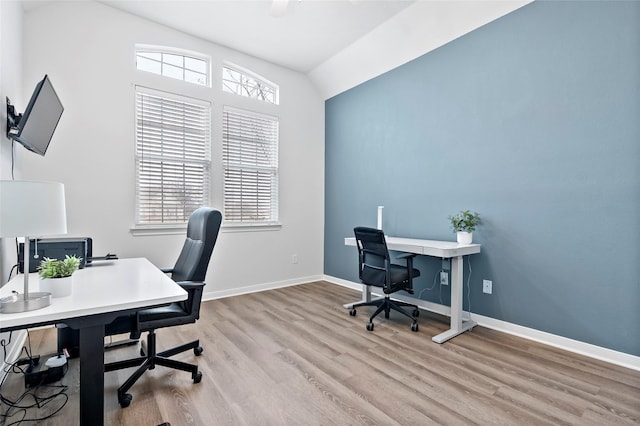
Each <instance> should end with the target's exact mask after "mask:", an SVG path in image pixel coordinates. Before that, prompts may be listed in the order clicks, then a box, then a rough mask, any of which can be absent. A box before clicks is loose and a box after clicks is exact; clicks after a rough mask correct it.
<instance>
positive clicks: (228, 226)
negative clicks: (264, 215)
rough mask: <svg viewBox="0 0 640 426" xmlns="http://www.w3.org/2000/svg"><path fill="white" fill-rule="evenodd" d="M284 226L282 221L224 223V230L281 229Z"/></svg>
mask: <svg viewBox="0 0 640 426" xmlns="http://www.w3.org/2000/svg"><path fill="white" fill-rule="evenodd" d="M281 228H282V224H281V223H280V222H271V223H224V222H223V223H222V232H256V231H279V230H280V229H281Z"/></svg>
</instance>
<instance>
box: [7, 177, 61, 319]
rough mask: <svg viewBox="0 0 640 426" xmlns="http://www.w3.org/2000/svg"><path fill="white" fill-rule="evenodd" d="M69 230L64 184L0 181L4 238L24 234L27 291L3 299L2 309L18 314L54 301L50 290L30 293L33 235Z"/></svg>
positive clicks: (39, 235)
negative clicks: (30, 252) (30, 250)
mask: <svg viewBox="0 0 640 426" xmlns="http://www.w3.org/2000/svg"><path fill="white" fill-rule="evenodd" d="M66 233H67V213H66V208H65V203H64V185H63V184H61V183H54V182H27V181H11V180H2V181H0V237H24V241H25V244H24V247H25V250H24V253H25V256H24V271H25V273H24V294H14V295H12V296H10V297H6V298H3V299H0V312H4V313H17V312H24V311H31V310H35V309H40V308H44V307H46V306H49V305H50V304H51V294H50V293H40V292H39V293H29V257H30V254H29V238H30V237H43V236H47V235H60V234H66Z"/></svg>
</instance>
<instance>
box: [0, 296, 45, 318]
mask: <svg viewBox="0 0 640 426" xmlns="http://www.w3.org/2000/svg"><path fill="white" fill-rule="evenodd" d="M50 304H51V293H40V292H38V293H29V294H28V295H27V297H26V298H25V297H24V294H16V293H14V294H13V295H11V296H8V297H3V298H2V299H0V312H2V313H3V314H17V313H19V312H27V311H35V310H36V309H42V308H46V307H47V306H49V305H50Z"/></svg>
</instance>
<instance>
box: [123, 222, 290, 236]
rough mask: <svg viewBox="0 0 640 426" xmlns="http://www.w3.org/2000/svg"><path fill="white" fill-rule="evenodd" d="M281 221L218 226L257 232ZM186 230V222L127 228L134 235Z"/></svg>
mask: <svg viewBox="0 0 640 426" xmlns="http://www.w3.org/2000/svg"><path fill="white" fill-rule="evenodd" d="M281 228H282V223H280V222H272V223H224V222H223V223H222V226H221V227H220V229H221V231H222V232H258V231H279V230H280V229H281ZM186 230H187V224H186V223H176V224H171V225H146V226H144V225H138V226H133V227H132V228H131V229H129V232H130V233H131V235H133V236H134V237H139V236H149V235H177V234H182V235H184V233H185V232H186Z"/></svg>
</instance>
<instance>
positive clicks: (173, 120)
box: [136, 87, 211, 226]
mask: <svg viewBox="0 0 640 426" xmlns="http://www.w3.org/2000/svg"><path fill="white" fill-rule="evenodd" d="M210 122H211V104H210V103H208V102H203V101H199V100H196V99H191V98H185V97H183V96H178V95H174V94H169V93H165V92H159V91H155V90H151V89H146V88H142V87H136V225H143V226H144V225H157V224H176V223H186V222H187V221H188V219H189V215H190V214H191V212H193V211H194V210H195V209H197V208H198V207H201V206H204V205H208V204H209V192H210V191H209V186H210V168H211V123H210Z"/></svg>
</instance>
